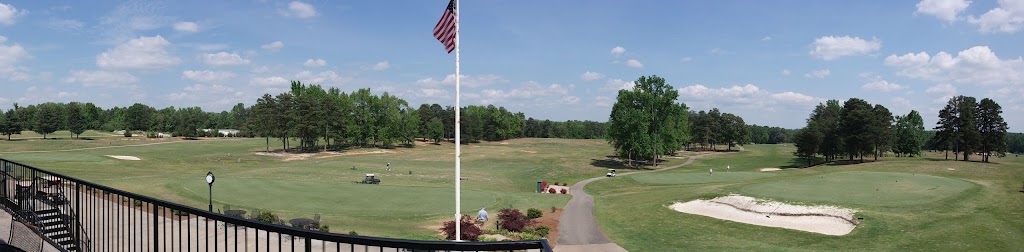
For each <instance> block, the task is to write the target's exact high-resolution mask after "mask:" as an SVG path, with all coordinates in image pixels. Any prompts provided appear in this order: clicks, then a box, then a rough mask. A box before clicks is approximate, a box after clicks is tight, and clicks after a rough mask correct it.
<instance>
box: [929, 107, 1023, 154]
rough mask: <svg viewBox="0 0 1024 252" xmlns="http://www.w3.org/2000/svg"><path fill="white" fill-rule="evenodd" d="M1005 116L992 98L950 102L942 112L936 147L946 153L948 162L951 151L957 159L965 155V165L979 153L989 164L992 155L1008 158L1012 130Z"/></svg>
mask: <svg viewBox="0 0 1024 252" xmlns="http://www.w3.org/2000/svg"><path fill="white" fill-rule="evenodd" d="M1002 113H1003V109H1002V107H1001V106H999V104H998V103H996V102H995V101H993V100H992V99H989V98H984V99H981V101H977V99H975V98H974V97H970V96H963V95H961V96H956V97H953V98H950V99H949V101H948V102H946V106H945V107H944V108H942V110H939V121H938V122H937V123H936V124H937V126H936V127H935V130H936V131H935V145H936V146H937V147H938V148H939V149H940V150H944V151H946V153H947V154H946V158H947V159H948V158H949V152H948V151H949V150H952V151H953V153H954V159H956V156H957V154H962V156H963V160H964V161H967V160H969V158H970V156H971V155H972V154H975V153H978V154H980V155H981V156H982V161H985V162H988V158H989V156H992V155H996V156H999V157H1003V156H1006V151H1007V137H1006V131H1007V129H1008V127H1007V125H1006V122H1005V121H1004V120H1003V116H1002Z"/></svg>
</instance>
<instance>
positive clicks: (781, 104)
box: [679, 84, 824, 111]
mask: <svg viewBox="0 0 1024 252" xmlns="http://www.w3.org/2000/svg"><path fill="white" fill-rule="evenodd" d="M679 97H680V99H681V100H682V101H683V102H685V103H686V104H687V105H690V106H691V108H693V109H710V108H712V107H717V108H721V109H724V110H726V111H730V110H765V111H777V110H780V109H787V110H793V111H809V109H810V108H812V107H814V105H817V104H818V103H819V102H821V101H824V100H823V99H821V98H817V97H812V96H808V95H805V94H801V93H796V92H780V93H772V92H768V91H767V90H763V89H761V88H758V87H757V86H754V85H752V84H747V85H744V86H731V87H722V88H709V87H706V86H704V85H700V84H697V85H691V86H686V87H683V88H680V89H679Z"/></svg>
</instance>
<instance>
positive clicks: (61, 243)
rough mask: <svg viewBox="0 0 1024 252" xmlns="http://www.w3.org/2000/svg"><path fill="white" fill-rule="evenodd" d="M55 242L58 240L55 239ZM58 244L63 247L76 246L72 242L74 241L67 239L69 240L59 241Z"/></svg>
mask: <svg viewBox="0 0 1024 252" xmlns="http://www.w3.org/2000/svg"><path fill="white" fill-rule="evenodd" d="M54 240H56V239H54ZM57 244H60V245H61V246H62V247H63V246H67V245H73V244H75V241H74V240H72V239H67V240H63V241H58V242H57Z"/></svg>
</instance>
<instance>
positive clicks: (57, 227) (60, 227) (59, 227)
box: [43, 225, 68, 234]
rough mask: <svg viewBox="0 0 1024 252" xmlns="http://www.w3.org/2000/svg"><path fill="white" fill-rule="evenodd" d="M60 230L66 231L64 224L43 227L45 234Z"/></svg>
mask: <svg viewBox="0 0 1024 252" xmlns="http://www.w3.org/2000/svg"><path fill="white" fill-rule="evenodd" d="M61 231H63V232H67V231H68V229H67V228H66V227H64V225H55V226H47V227H46V229H43V233H45V234H52V233H56V232H61Z"/></svg>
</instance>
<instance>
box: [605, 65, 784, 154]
mask: <svg viewBox="0 0 1024 252" xmlns="http://www.w3.org/2000/svg"><path fill="white" fill-rule="evenodd" d="M634 83H635V84H636V85H634V86H633V88H632V89H628V90H627V89H624V90H619V93H618V95H617V96H616V101H615V104H614V105H612V111H611V115H609V118H608V132H607V138H608V142H609V143H610V144H611V145H612V147H614V148H615V152H616V155H617V156H618V157H620V158H623V159H626V160H627V161H628V162H629V163H628V165H630V166H633V165H634V164H633V161H635V160H651V161H650V162H649V163H652V164H654V165H657V160H658V157H659V156H661V155H667V154H673V153H675V152H677V151H679V150H682V149H683V148H685V147H687V146H688V145H695V146H699V147H701V148H709V147H710V148H715V145H725V146H728V147H727V148H728V149H731V148H732V147H733V146H736V145H743V144H744V143H747V142H750V141H751V135H750V133H751V132H752V129H754V128H757V129H758V133H759V134H762V135H758V137H759V138H758V140H757V141H758V142H759V143H768V142H769V141H772V140H778V141H784V140H785V138H786V137H785V136H782V135H785V134H786V133H785V130H782V129H781V128H769V127H763V126H756V125H747V124H746V123H744V121H743V118H741V117H739V116H736V115H733V114H729V113H722V112H721V111H719V110H718V109H717V108H713V109H711V110H709V111H706V112H705V111H691V110H689V109H688V108H687V106H686V104H685V103H682V102H677V99H678V98H679V92H678V91H677V90H676V89H674V88H673V87H672V85H669V84H667V83H666V82H665V79H664V78H661V77H658V76H656V75H652V76H641V77H640V78H639V79H637V80H636V81H635V82H634ZM770 132H779V133H778V134H774V135H773V133H770ZM768 135H773V137H768ZM769 138H771V139H769Z"/></svg>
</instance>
